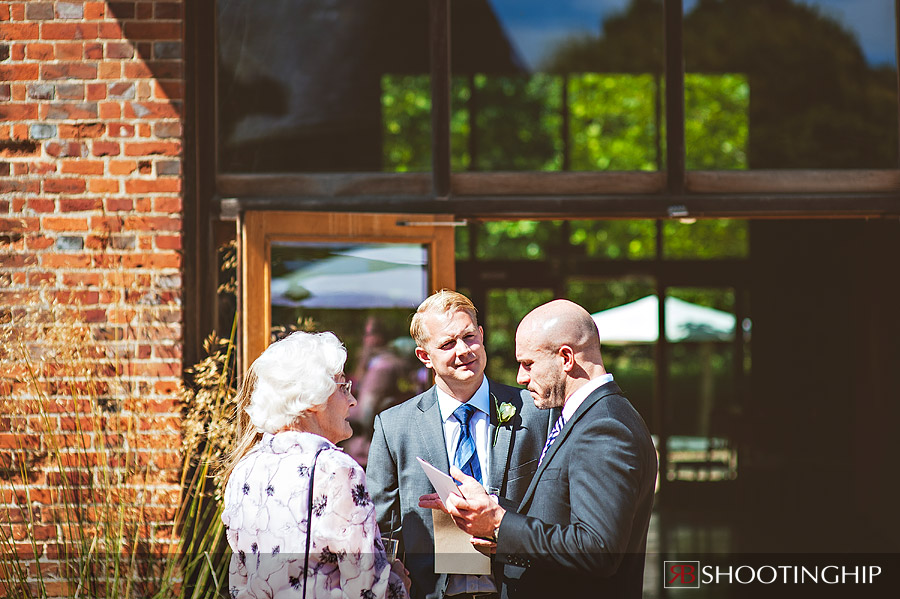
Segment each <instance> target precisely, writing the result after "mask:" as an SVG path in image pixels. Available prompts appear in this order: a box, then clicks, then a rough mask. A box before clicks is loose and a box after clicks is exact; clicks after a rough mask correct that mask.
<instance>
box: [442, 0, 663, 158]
mask: <svg viewBox="0 0 900 599" xmlns="http://www.w3.org/2000/svg"><path fill="white" fill-rule="evenodd" d="M451 10H452V12H453V15H452V26H453V38H454V40H459V39H464V40H467V42H466V43H463V44H460V43H456V44H454V46H453V57H452V68H453V71H454V73H455V74H456V75H457V78H456V80H457V81H458V82H459V83H458V85H460V86H463V87H466V88H467V90H468V91H463V92H461V93H458V94H455V95H454V107H455V114H456V113H459V114H462V113H463V112H465V113H467V114H468V119H466V120H465V121H462V120H460V121H458V122H454V123H451V125H452V131H453V150H452V151H453V155H454V156H456V157H462V156H465V157H467V158H468V159H460V160H454V162H453V167H454V169H456V170H464V169H467V170H476V171H487V170H512V171H521V170H532V171H561V170H578V171H596V170H657V169H658V168H661V166H662V155H663V152H662V140H661V135H660V133H661V131H662V122H663V113H664V111H663V104H662V88H661V81H662V65H663V55H662V49H663V45H662V32H663V26H662V2H661V1H658V0H650V1H647V2H632V3H629V2H628V1H627V0H620V1H614V2H605V1H602V0H587V1H585V0H559V1H558V2H552V3H548V2H544V1H542V0H487V1H484V0H454V2H452V6H451ZM485 39H486V40H489V41H487V42H483V43H482V44H481V45H479V46H474V47H473V46H472V44H470V43H468V40H485ZM486 49H487V51H485V50H486Z"/></svg>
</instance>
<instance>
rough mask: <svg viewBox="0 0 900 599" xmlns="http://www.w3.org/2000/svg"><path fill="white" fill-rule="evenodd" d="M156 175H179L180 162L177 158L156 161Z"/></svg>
mask: <svg viewBox="0 0 900 599" xmlns="http://www.w3.org/2000/svg"><path fill="white" fill-rule="evenodd" d="M156 174H157V175H180V174H181V162H180V161H178V160H160V161H158V162H157V163H156Z"/></svg>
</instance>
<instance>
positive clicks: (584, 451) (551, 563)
mask: <svg viewBox="0 0 900 599" xmlns="http://www.w3.org/2000/svg"><path fill="white" fill-rule="evenodd" d="M572 432H573V434H572V435H570V436H569V437H568V438H567V439H566V440H565V443H566V445H569V444H571V446H570V447H567V454H568V455H569V456H578V458H577V459H569V460H566V472H567V473H568V495H569V497H568V499H569V502H570V504H571V505H570V508H571V515H570V519H569V523H568V524H548V523H546V522H543V521H542V520H540V519H539V518H537V517H532V516H525V515H522V514H518V513H515V512H507V513H506V515H505V516H504V518H503V520H502V523H501V526H500V532H499V539H498V547H497V557H498V559H500V560H501V561H505V562H509V563H513V564H516V565H526V566H542V567H551V568H563V569H574V570H577V571H580V572H584V573H590V574H592V575H595V576H610V575H612V574H614V573H615V572H616V570H617V568H618V566H619V563H620V562H621V560H622V557H623V555H624V553H625V551H626V549H627V546H628V540H629V537H630V535H631V527H632V524H633V520H634V512H635V508H636V506H637V504H638V495H639V493H640V485H641V469H642V464H641V458H640V455H641V454H640V448H639V443H638V440H637V438H636V437H635V435H634V434H633V433H632V431H631V430H629V429H628V427H626V426H625V425H624V424H623V423H622V422H620V421H619V420H616V419H613V418H610V417H604V418H600V419H598V420H597V421H595V422H593V423H589V424H588V425H587V426H586V427H585V428H584V430H579V431H574V430H573V431H572ZM575 433H577V434H575ZM543 483H544V484H542V485H541V486H540V488H539V489H538V490H537V491H536V493H540V494H542V497H541V499H542V500H543V501H548V500H547V499H546V498H544V497H543V494H545V493H559V494H560V500H563V499H564V496H565V492H566V490H565V487H564V486H563V485H565V483H566V481H565V480H560V481H559V488H558V489H553V487H552V485H553V481H549V480H545V481H543ZM549 501H550V502H552V501H553V500H552V499H551V500H549Z"/></svg>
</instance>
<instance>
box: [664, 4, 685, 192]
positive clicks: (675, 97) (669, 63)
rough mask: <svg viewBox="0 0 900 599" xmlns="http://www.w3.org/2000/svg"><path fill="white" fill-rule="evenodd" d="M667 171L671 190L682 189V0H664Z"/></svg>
mask: <svg viewBox="0 0 900 599" xmlns="http://www.w3.org/2000/svg"><path fill="white" fill-rule="evenodd" d="M663 5H664V9H665V20H664V22H665V32H664V39H665V55H666V56H665V64H666V71H665V77H666V174H667V177H668V191H669V193H671V194H676V195H678V194H681V193H683V192H684V169H685V159H684V154H685V148H684V52H683V45H684V44H683V41H682V22H683V18H682V11H683V3H682V0H664V2H663Z"/></svg>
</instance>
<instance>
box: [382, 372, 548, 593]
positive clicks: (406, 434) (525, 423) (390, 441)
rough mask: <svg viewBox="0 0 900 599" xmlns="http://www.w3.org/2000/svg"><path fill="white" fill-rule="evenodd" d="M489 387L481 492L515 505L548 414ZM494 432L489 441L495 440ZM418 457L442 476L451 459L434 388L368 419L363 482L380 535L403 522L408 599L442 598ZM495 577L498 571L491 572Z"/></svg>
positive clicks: (511, 390)
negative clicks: (503, 416)
mask: <svg viewBox="0 0 900 599" xmlns="http://www.w3.org/2000/svg"><path fill="white" fill-rule="evenodd" d="M488 382H489V390H490V393H491V395H492V396H493V397H494V398H496V402H495V401H493V399H492V401H491V415H490V426H489V434H490V436H489V439H490V440H491V441H493V440H494V439H496V443H494V444H493V446H492V448H491V456H490V465H491V467H490V480H489V481H487V486H488V487H494V488H496V489H499V490H500V493H499V494H500V495H501V496H505V497H508V498H511V499H514V500H515V501H516V502H518V501H519V500H520V499H521V498H522V497H523V496H524V494H525V490H526V489H527V488H528V485H529V484H530V483H531V477H532V475H533V474H534V472H535V470H536V469H537V463H538V458H539V457H540V455H541V449H543V446H544V442H545V441H546V439H547V432H548V428H549V427H548V421H549V419H548V414H547V412H546V411H540V410H538V409H537V408H535V407H534V402H533V401H532V399H531V395H530V394H529V393H528V392H527V391H523V390H521V389H517V388H515V387H508V386H506V385H501V384H499V383H495V382H494V381H488ZM502 403H511V404H513V405H514V406H515V408H516V415H515V416H514V417H513V418H512V419H511V420H509V421H508V422H505V423H504V424H503V425H500V426H499V427H498V425H497V422H498V419H497V406H498V405H499V404H502ZM495 435H496V436H495ZM416 457H421V458H422V459H424V460H427V461H428V462H429V463H431V464H432V465H434V466H435V467H436V468H438V469H440V470H442V471H443V472H447V473H449V471H450V462H449V459H448V457H447V449H446V443H445V441H444V427H443V423H442V422H441V411H440V407H439V405H438V401H437V391H436V389H435V388H434V387H432V388H431V389H429V390H428V391H425V392H424V393H422V394H420V395H417V396H416V397H413V398H412V399H409V400H407V401H405V402H404V403H402V404H400V405H398V406H394V407H393V408H390V409H388V410H385V411H384V412H382V413H381V414H379V415H378V416H376V417H375V432H374V436H373V438H372V445H371V447H370V448H369V461H368V466H367V468H366V479H367V485H368V487H369V493H370V494H371V496H372V500H373V501H374V503H375V514H376V517H377V518H378V526H379V528H381V530H383V531H386V530H389V529H390V528H391V515H392V513H393V514H394V518H395V520H394V527H395V528H396V527H397V525H398V524H399V523H401V522H402V527H403V528H402V531H401V535H400V549H399V555H401V556H403V560H404V562H403V563H404V565H405V566H406V568H407V569H408V570H409V572H410V578H411V579H412V582H413V586H412V596H413V598H414V599H423V598H425V597H427V598H429V599H436V598H439V597H442V596H443V594H444V590H445V589H446V587H447V576H446V575H437V574H435V573H434V537H433V535H434V533H433V529H432V521H431V510H429V509H424V508H420V507H419V497H420V496H422V495H426V494H428V493H434V487H432V485H431V483H430V482H429V481H428V478H427V477H426V476H425V472H424V471H423V470H422V467H421V466H420V465H419V463H418V462H417V461H416ZM498 574H499V572H498Z"/></svg>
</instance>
